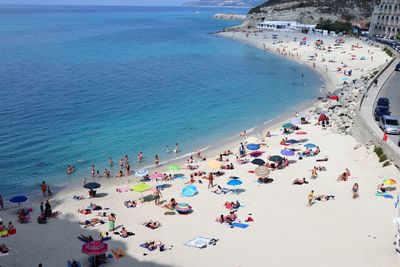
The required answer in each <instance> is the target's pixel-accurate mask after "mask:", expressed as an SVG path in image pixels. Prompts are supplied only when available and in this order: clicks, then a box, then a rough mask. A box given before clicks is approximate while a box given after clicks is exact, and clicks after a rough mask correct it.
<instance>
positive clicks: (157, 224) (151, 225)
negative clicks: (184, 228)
mask: <svg viewBox="0 0 400 267" xmlns="http://www.w3.org/2000/svg"><path fill="white" fill-rule="evenodd" d="M143 225H144V226H146V227H148V228H150V229H152V230H154V229H157V228H159V227H161V223H160V222H158V221H153V220H150V221H148V222H145V223H144V224H143Z"/></svg>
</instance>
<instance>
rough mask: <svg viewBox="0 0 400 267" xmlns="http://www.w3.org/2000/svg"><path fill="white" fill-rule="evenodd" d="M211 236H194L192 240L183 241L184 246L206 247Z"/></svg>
mask: <svg viewBox="0 0 400 267" xmlns="http://www.w3.org/2000/svg"><path fill="white" fill-rule="evenodd" d="M211 240H212V238H205V237H202V236H199V237H196V238H195V239H193V240H190V241H189V242H187V243H185V244H184V245H185V246H188V247H195V248H206V247H207V246H208V245H209V244H210V243H211Z"/></svg>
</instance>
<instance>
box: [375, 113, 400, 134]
mask: <svg viewBox="0 0 400 267" xmlns="http://www.w3.org/2000/svg"><path fill="white" fill-rule="evenodd" d="M379 127H380V128H381V129H382V130H383V131H384V132H385V133H387V134H400V127H399V121H398V120H397V118H396V117H394V116H388V115H383V116H382V117H381V119H380V121H379Z"/></svg>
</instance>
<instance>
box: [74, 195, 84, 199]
mask: <svg viewBox="0 0 400 267" xmlns="http://www.w3.org/2000/svg"><path fill="white" fill-rule="evenodd" d="M73 199H75V200H82V199H85V198H84V197H83V196H82V195H80V196H76V195H75V196H73Z"/></svg>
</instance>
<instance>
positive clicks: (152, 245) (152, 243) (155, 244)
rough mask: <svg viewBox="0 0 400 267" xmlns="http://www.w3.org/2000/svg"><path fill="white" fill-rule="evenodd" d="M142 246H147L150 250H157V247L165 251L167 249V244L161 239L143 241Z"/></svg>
mask: <svg viewBox="0 0 400 267" xmlns="http://www.w3.org/2000/svg"><path fill="white" fill-rule="evenodd" d="M140 246H141V247H142V248H147V249H148V250H149V251H153V250H156V249H157V248H159V249H160V251H164V250H165V245H164V244H163V243H162V242H161V241H159V240H157V241H156V240H151V241H147V242H146V243H143V244H141V245H140Z"/></svg>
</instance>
